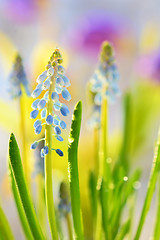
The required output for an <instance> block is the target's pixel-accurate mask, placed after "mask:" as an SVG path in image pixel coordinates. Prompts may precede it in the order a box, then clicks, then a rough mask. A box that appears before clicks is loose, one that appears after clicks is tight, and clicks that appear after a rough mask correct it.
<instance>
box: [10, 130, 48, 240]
mask: <svg viewBox="0 0 160 240" xmlns="http://www.w3.org/2000/svg"><path fill="white" fill-rule="evenodd" d="M9 164H10V166H11V170H12V173H13V176H14V179H15V183H16V186H17V189H18V192H19V196H20V199H21V203H22V206H23V209H24V212H25V214H26V218H27V220H28V224H29V226H30V229H31V232H32V234H33V237H34V239H39V240H41V239H44V236H43V234H42V232H41V228H40V225H39V223H38V219H37V216H36V214H35V210H34V207H33V204H32V201H31V197H30V194H29V190H28V188H27V184H26V181H25V177H24V172H23V167H22V161H21V157H20V152H19V148H18V144H17V141H16V139H15V136H14V134H13V133H11V136H10V141H9Z"/></svg>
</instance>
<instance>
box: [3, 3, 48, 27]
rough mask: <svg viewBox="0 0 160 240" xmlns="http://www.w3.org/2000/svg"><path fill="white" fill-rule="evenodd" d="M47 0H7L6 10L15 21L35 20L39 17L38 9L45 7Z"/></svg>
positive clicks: (8, 15)
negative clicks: (39, 0)
mask: <svg viewBox="0 0 160 240" xmlns="http://www.w3.org/2000/svg"><path fill="white" fill-rule="evenodd" d="M43 2H45V0H43V1H41V4H40V3H39V2H38V0H14V1H13V0H6V1H5V3H4V5H3V6H4V11H5V13H6V15H7V17H8V18H9V19H11V20H13V21H15V22H19V23H25V22H30V21H33V19H35V18H36V17H37V13H38V11H37V10H38V9H39V8H40V7H43V5H44V3H43ZM46 2H48V1H46Z"/></svg>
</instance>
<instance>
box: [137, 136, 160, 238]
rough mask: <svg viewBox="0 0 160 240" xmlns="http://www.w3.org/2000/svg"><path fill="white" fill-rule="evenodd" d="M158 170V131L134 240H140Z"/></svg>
mask: <svg viewBox="0 0 160 240" xmlns="http://www.w3.org/2000/svg"><path fill="white" fill-rule="evenodd" d="M159 170H160V131H159V136H158V141H157V145H156V148H155V154H154V159H153V165H152V169H151V175H150V180H149V184H148V188H147V193H146V197H145V201H144V205H143V209H142V213H141V217H140V220H139V224H138V228H137V231H136V235H135V238H134V240H138V239H139V238H140V235H141V232H142V228H143V225H144V222H145V219H146V216H147V213H148V211H149V208H150V204H151V201H152V197H153V194H154V191H155V186H156V182H157V176H158V172H159Z"/></svg>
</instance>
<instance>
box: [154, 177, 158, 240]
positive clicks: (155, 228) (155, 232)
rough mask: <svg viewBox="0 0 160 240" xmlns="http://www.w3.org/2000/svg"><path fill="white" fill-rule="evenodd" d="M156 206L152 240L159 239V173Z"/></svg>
mask: <svg viewBox="0 0 160 240" xmlns="http://www.w3.org/2000/svg"><path fill="white" fill-rule="evenodd" d="M158 188H159V189H158V198H157V199H158V206H157V216H156V222H155V227H154V238H153V239H154V240H159V238H160V175H159V176H158Z"/></svg>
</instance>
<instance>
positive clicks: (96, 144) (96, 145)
mask: <svg viewBox="0 0 160 240" xmlns="http://www.w3.org/2000/svg"><path fill="white" fill-rule="evenodd" d="M93 140H94V161H95V166H94V167H95V176H96V181H97V179H98V172H99V171H98V169H99V159H98V158H99V156H98V151H99V129H98V128H97V127H95V128H94V129H93Z"/></svg>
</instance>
